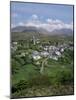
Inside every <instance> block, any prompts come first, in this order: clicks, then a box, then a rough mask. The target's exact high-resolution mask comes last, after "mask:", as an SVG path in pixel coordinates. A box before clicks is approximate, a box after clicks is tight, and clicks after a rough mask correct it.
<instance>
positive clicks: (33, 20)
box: [18, 14, 73, 32]
mask: <svg viewBox="0 0 76 100" xmlns="http://www.w3.org/2000/svg"><path fill="white" fill-rule="evenodd" d="M18 25H19V26H33V27H37V28H43V29H46V30H47V31H49V32H52V31H54V30H56V29H59V30H60V29H63V28H67V29H72V30H73V24H72V23H69V24H67V23H64V22H63V21H61V20H59V19H55V20H53V19H51V18H47V19H46V20H45V21H44V22H43V21H42V20H40V18H39V17H38V16H37V15H36V14H33V15H32V16H31V17H30V19H28V20H27V21H25V23H24V22H20V23H18Z"/></svg>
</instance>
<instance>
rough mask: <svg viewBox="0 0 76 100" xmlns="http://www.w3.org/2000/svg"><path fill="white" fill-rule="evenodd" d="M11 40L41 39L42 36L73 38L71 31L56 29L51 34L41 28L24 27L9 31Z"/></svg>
mask: <svg viewBox="0 0 76 100" xmlns="http://www.w3.org/2000/svg"><path fill="white" fill-rule="evenodd" d="M11 33H12V34H11V39H15V40H16V39H18V40H20V39H22V40H23V39H27V38H32V37H33V36H35V37H37V38H38V37H42V36H52V35H56V36H73V31H72V30H71V29H69V28H68V29H67V28H63V29H56V30H53V31H52V32H49V31H47V30H46V29H43V28H37V27H32V26H29V27H26V26H17V27H15V28H12V29H11Z"/></svg>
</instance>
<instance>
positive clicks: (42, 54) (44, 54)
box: [41, 51, 49, 57]
mask: <svg viewBox="0 0 76 100" xmlns="http://www.w3.org/2000/svg"><path fill="white" fill-rule="evenodd" d="M48 55H49V53H48V52H47V51H42V52H41V56H43V57H47V56H48Z"/></svg>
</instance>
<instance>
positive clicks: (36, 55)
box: [32, 51, 41, 60]
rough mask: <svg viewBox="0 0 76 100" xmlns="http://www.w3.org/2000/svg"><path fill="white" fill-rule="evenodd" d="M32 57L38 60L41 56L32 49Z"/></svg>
mask: <svg viewBox="0 0 76 100" xmlns="http://www.w3.org/2000/svg"><path fill="white" fill-rule="evenodd" d="M32 58H33V59H34V60H39V59H41V56H40V54H39V52H38V51H33V53H32Z"/></svg>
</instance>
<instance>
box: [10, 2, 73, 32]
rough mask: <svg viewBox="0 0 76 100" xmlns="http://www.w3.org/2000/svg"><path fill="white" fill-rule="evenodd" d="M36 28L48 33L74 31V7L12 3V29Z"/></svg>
mask: <svg viewBox="0 0 76 100" xmlns="http://www.w3.org/2000/svg"><path fill="white" fill-rule="evenodd" d="M16 26H35V27H41V28H46V29H47V30H48V31H53V30H54V29H58V28H59V29H61V28H71V29H73V6H71V5H69V6H68V5H58V4H38V3H22V2H11V27H16Z"/></svg>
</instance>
